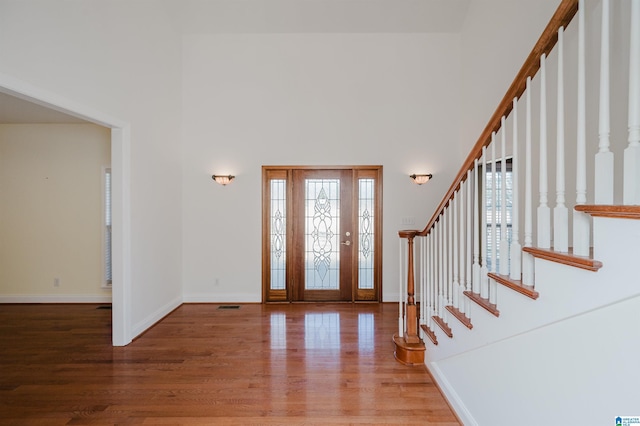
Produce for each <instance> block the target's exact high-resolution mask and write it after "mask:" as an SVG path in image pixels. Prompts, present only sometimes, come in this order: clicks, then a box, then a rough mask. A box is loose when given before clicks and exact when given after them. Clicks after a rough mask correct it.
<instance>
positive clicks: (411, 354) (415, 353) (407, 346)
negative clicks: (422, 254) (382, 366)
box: [393, 231, 425, 365]
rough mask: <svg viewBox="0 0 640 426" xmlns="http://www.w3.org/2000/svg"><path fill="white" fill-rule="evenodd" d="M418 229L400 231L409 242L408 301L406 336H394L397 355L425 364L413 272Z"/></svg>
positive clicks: (404, 361) (408, 362)
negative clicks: (414, 245)
mask: <svg viewBox="0 0 640 426" xmlns="http://www.w3.org/2000/svg"><path fill="white" fill-rule="evenodd" d="M417 234H418V231H400V232H399V233H398V235H399V236H400V238H406V239H407V242H408V254H407V301H406V304H405V330H404V336H400V335H398V334H396V335H394V336H393V343H394V344H395V354H394V355H395V357H396V359H397V360H398V361H400V362H401V363H403V364H407V365H415V364H424V351H425V345H424V342H423V341H422V339H421V338H420V336H419V335H418V311H417V307H416V301H415V278H414V272H413V240H414V238H415V237H416V235H417Z"/></svg>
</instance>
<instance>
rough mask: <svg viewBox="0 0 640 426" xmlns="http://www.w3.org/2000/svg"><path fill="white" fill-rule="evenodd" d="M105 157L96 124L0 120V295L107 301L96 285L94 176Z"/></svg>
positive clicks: (99, 204) (99, 206)
mask: <svg viewBox="0 0 640 426" xmlns="http://www.w3.org/2000/svg"><path fill="white" fill-rule="evenodd" d="M110 164H111V159H110V132H109V130H108V129H105V128H103V127H99V126H96V125H92V124H31V125H23V124H1V125H0V298H1V299H2V300H4V301H9V302H11V301H17V300H18V299H19V300H22V301H46V300H50V301H104V300H106V301H110V300H111V291H110V290H105V289H103V288H102V285H103V284H104V263H103V259H104V249H103V247H104V238H103V236H104V226H103V224H104V214H103V211H104V203H103V199H104V198H103V196H104V189H103V184H104V181H103V176H102V175H103V170H104V167H109V166H110ZM54 278H58V279H59V280H60V281H59V287H54Z"/></svg>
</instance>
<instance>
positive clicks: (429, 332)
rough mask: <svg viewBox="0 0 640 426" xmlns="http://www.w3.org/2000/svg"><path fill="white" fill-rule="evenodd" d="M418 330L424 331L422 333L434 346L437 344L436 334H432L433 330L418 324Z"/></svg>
mask: <svg viewBox="0 0 640 426" xmlns="http://www.w3.org/2000/svg"><path fill="white" fill-rule="evenodd" d="M420 328H421V329H422V331H424V333H425V334H426V335H427V337H428V338H429V340H431V343H433V344H434V345H437V344H438V338H437V337H436V333H434V332H433V330H431V329H430V328H429V326H428V325H426V324H420Z"/></svg>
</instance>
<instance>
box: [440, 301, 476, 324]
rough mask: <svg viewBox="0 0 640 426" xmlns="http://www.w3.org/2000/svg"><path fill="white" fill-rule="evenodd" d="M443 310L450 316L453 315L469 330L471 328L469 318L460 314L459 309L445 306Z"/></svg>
mask: <svg viewBox="0 0 640 426" xmlns="http://www.w3.org/2000/svg"><path fill="white" fill-rule="evenodd" d="M445 308H446V309H447V311H449V312H450V313H451V315H453V316H454V317H455V318H456V319H457V320H458V321H460V322H461V323H462V324H463V325H464V326H465V327H467V328H468V329H469V330H471V329H472V328H473V324H471V318H469V317H468V316H467V315H466V314H465V313H463V312H460V309H458V308H456V307H454V306H453V305H449V306H446V307H445Z"/></svg>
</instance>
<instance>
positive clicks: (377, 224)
mask: <svg viewBox="0 0 640 426" xmlns="http://www.w3.org/2000/svg"><path fill="white" fill-rule="evenodd" d="M293 170H352V178H353V179H352V181H353V186H354V187H356V184H355V183H356V182H358V179H360V178H373V179H374V180H375V187H374V192H375V200H376V203H375V205H374V218H375V220H374V236H375V237H374V271H373V276H374V277H373V281H374V289H373V291H370V292H369V293H368V294H365V293H363V292H362V291H359V289H358V283H357V280H358V261H357V259H358V253H359V242H360V238H359V237H360V231H359V230H358V231H357V232H356V233H354V238H353V241H354V247H353V249H354V255H353V262H352V264H351V267H352V277H353V278H352V279H353V285H352V290H351V293H352V294H351V302H359V301H371V302H382V247H383V244H382V236H383V234H382V195H383V194H382V186H383V185H382V166H381V165H374V166H371V165H354V166H344V165H342V166H262V212H261V214H262V284H261V285H262V302H263V303H268V302H291V301H293V293H292V292H293V287H294V285H288V283H290V282H291V278H292V277H293V276H294V270H293V267H294V265H293V262H291V261H289V256H290V254H289V250H287V262H286V276H287V278H286V282H287V285H286V288H285V290H271V289H270V280H271V238H270V226H271V224H270V219H269V217H270V206H271V193H270V192H271V189H270V184H269V182H270V180H271V179H285V180H286V182H287V188H286V197H287V203H286V213H285V214H286V217H287V218H292V217H293V203H292V202H291V200H293V185H292V184H291V182H293ZM352 196H353V199H352V203H353V206H354V209H353V217H352V220H353V221H354V223H357V219H358V217H357V215H358V209H357V207H356V206H357V205H358V198H359V197H358V191H357V190H356V191H353V195H352ZM289 222H290V220H288V221H287V225H286V226H287V228H286V229H287V231H290V229H291V228H290V226H291V224H290V223H289ZM291 234H292V232H287V234H286V242H285V244H286V247H287V248H288V249H289V248H292V247H293V235H291Z"/></svg>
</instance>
